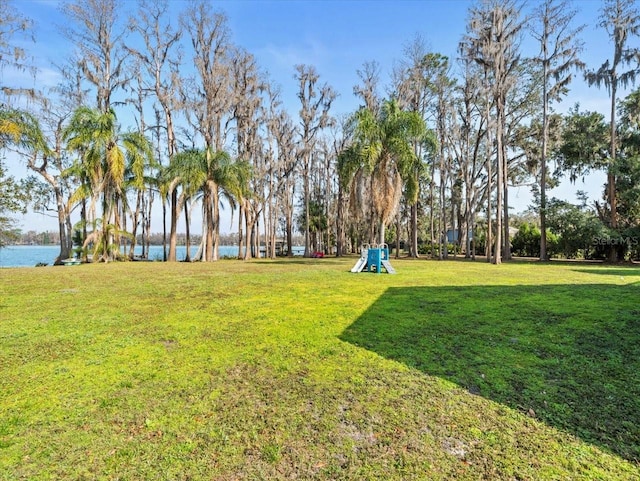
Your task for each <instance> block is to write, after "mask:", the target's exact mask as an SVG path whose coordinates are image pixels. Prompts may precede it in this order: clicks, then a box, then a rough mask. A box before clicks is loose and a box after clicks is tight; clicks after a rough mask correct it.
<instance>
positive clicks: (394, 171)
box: [0, 0, 640, 263]
mask: <svg viewBox="0 0 640 481" xmlns="http://www.w3.org/2000/svg"><path fill="white" fill-rule="evenodd" d="M137 7H138V8H137V11H136V12H135V14H134V15H133V16H132V17H131V18H129V19H120V18H119V17H118V13H119V12H121V11H122V9H121V8H120V5H119V2H118V1H117V0H74V1H72V2H69V3H66V4H64V7H63V10H64V13H65V15H66V16H67V18H68V20H69V22H68V24H67V25H68V27H67V29H66V30H65V35H66V37H67V39H68V40H69V41H70V42H71V43H72V44H73V45H74V47H75V56H74V57H73V58H71V59H69V61H68V62H67V63H66V64H65V65H64V66H63V67H62V68H61V72H62V74H63V78H64V81H63V82H62V83H61V84H60V85H58V86H56V87H55V88H54V89H53V90H52V91H51V92H34V91H31V90H25V89H20V88H15V89H8V88H5V89H4V93H5V102H4V103H3V104H2V109H1V116H0V135H1V137H0V141H1V144H0V147H4V148H10V149H13V150H15V151H16V152H18V153H19V154H20V155H21V156H22V158H23V159H25V162H26V164H27V166H28V167H29V169H30V170H31V171H32V172H34V173H35V174H36V175H37V176H38V177H37V178H34V179H28V180H27V181H23V182H22V184H20V183H18V182H13V183H12V182H10V181H9V180H8V178H7V177H6V175H5V176H4V180H3V184H2V185H3V192H2V193H1V196H0V199H2V201H1V202H4V203H0V213H2V212H7V211H8V210H10V209H15V208H17V207H18V205H17V204H16V202H17V201H20V200H24V199H20V195H23V196H25V195H26V193H27V192H29V194H30V198H31V201H32V203H35V205H36V206H38V207H39V208H43V209H44V208H49V207H53V209H54V210H55V212H56V214H57V216H58V221H59V230H60V239H61V252H60V259H64V258H65V257H68V256H69V255H70V253H71V249H72V238H73V229H74V226H73V225H72V223H71V215H72V212H75V211H78V213H79V216H80V218H81V222H80V224H79V226H80V228H81V229H82V239H83V242H84V245H85V246H87V247H88V246H93V249H94V256H97V258H101V259H103V260H105V261H107V260H111V259H114V258H116V257H117V256H118V255H120V254H119V253H120V252H121V250H120V249H121V244H122V243H123V239H129V245H130V248H131V251H130V253H131V254H132V253H133V248H134V246H135V242H136V239H137V238H138V237H139V236H140V234H142V239H145V238H146V239H148V236H149V235H150V232H151V212H152V209H153V207H154V206H156V207H157V205H158V204H160V205H161V207H162V209H163V213H165V215H164V219H165V222H166V220H167V219H168V225H165V231H166V232H167V245H168V251H167V259H168V260H170V261H174V260H177V259H176V245H177V241H176V239H177V233H178V229H179V225H180V224H181V223H184V224H183V225H184V229H185V231H186V236H187V243H189V237H190V225H191V221H190V219H191V217H192V214H193V211H192V210H193V208H194V207H197V208H200V209H201V210H202V220H203V222H202V224H203V231H202V233H201V234H202V236H201V238H202V241H201V243H200V250H199V253H198V254H197V258H199V259H201V260H205V261H212V260H216V259H217V257H218V254H217V249H218V246H219V244H220V218H221V216H220V208H221V206H222V205H226V206H229V207H230V208H231V209H232V210H233V211H234V212H237V230H238V241H239V244H240V250H239V252H240V253H243V256H244V257H245V258H248V257H251V255H252V252H257V251H258V250H257V246H258V245H259V243H261V242H264V243H265V244H266V245H268V246H270V249H269V255H271V256H275V246H276V239H277V237H278V235H279V234H280V233H282V234H284V237H285V239H286V241H287V244H288V247H289V249H288V251H289V252H292V242H293V241H292V239H293V235H294V232H295V231H296V229H297V230H299V231H300V232H301V233H302V234H303V235H304V240H305V255H310V254H311V253H312V252H314V251H318V250H324V251H327V252H328V251H329V250H333V249H335V252H336V253H337V254H338V255H341V254H343V253H345V252H347V251H349V250H353V249H356V248H357V247H358V246H359V245H360V244H361V243H362V242H373V241H375V242H389V241H391V240H395V241H397V243H398V245H399V244H400V240H403V241H406V245H407V246H408V251H409V254H410V255H411V256H417V255H418V252H419V246H418V244H419V243H420V241H423V242H426V243H427V245H428V246H429V250H430V253H431V255H432V256H435V257H440V258H442V257H445V256H446V255H447V246H448V242H447V232H448V231H450V232H458V233H459V234H460V235H459V236H458V239H457V243H458V245H459V246H460V247H461V248H462V250H464V251H465V253H466V255H467V256H474V255H475V253H476V250H477V247H478V245H477V244H478V243H477V240H478V239H479V238H480V237H481V233H480V232H479V230H483V231H484V233H483V234H482V236H483V237H484V238H485V242H484V246H485V251H484V253H485V254H486V255H487V258H488V259H490V260H492V261H493V262H495V263H500V262H501V261H502V260H503V259H509V258H510V256H511V250H510V249H511V242H510V235H509V227H510V224H511V223H512V222H511V220H510V216H509V197H508V195H509V186H512V185H516V184H517V185H522V184H529V185H532V186H533V188H534V190H535V192H536V194H537V196H536V199H537V201H536V205H535V206H534V208H535V211H536V213H537V216H538V219H539V224H540V249H539V255H540V258H541V259H547V258H548V255H549V252H548V249H547V244H548V240H547V238H546V233H547V227H549V225H548V221H547V212H548V208H549V202H548V200H547V189H548V188H549V186H553V185H555V183H557V181H558V179H559V177H560V176H561V175H563V174H564V173H566V172H569V173H570V174H571V176H572V178H579V177H580V176H583V175H585V174H586V173H587V172H588V171H590V170H594V169H601V170H604V171H606V172H607V188H606V191H605V195H604V203H596V205H595V208H596V209H597V214H598V217H597V218H598V221H599V222H600V223H601V224H602V226H603V228H604V229H605V230H606V235H607V236H609V237H611V238H617V237H624V236H627V237H629V236H630V235H631V234H633V232H635V231H634V229H636V230H637V228H638V223H639V219H640V215H639V214H640V206H639V205H638V199H639V198H640V196H639V195H637V194H638V192H636V190H637V188H638V187H637V186H638V185H640V176H639V175H638V174H639V172H638V171H639V169H640V142H639V138H640V125H639V123H638V118H639V116H638V112H639V111H640V93H638V92H634V93H632V94H631V95H629V96H628V97H627V98H626V99H625V100H624V102H622V103H621V104H618V98H617V92H618V90H619V88H621V87H626V86H628V85H630V84H631V83H632V82H633V81H634V80H635V75H636V74H637V73H638V72H639V71H640V70H639V69H640V51H639V50H638V49H637V48H632V47H631V46H630V41H631V40H632V39H634V38H636V37H638V34H639V33H640V14H639V12H638V8H637V7H636V5H635V4H634V2H633V1H632V0H605V1H604V2H603V7H602V17H601V23H600V25H601V27H603V28H605V29H606V30H607V32H608V34H609V36H610V38H611V41H612V46H613V51H614V54H613V57H612V59H610V60H607V61H606V62H604V63H603V64H602V66H601V67H600V68H598V69H593V70H589V69H586V70H584V72H585V73H584V74H585V78H586V79H587V80H588V81H589V83H590V84H593V85H596V86H605V87H606V88H607V89H608V90H609V93H610V95H611V116H610V118H609V121H608V123H607V122H606V121H605V119H604V117H603V116H602V115H600V114H597V113H593V112H580V110H579V107H577V106H576V108H575V109H574V110H572V111H571V112H569V113H568V114H567V115H565V116H561V115H558V114H557V113H554V111H553V105H554V103H556V102H558V101H559V100H561V99H562V98H563V97H564V96H566V95H567V94H568V92H569V85H570V82H571V80H572V76H573V75H575V73H576V72H580V71H581V70H583V69H585V65H584V64H583V62H581V60H580V52H581V45H582V44H581V41H580V38H579V35H580V32H581V30H582V29H581V27H579V26H574V25H573V19H574V17H575V11H574V10H572V8H571V6H570V4H569V3H568V1H566V0H542V1H541V2H540V3H539V5H537V7H536V8H535V9H534V11H533V12H531V14H530V15H529V16H528V17H525V16H524V12H523V11H522V8H521V7H520V6H519V5H518V4H517V3H516V2H515V1H511V0H507V1H497V0H486V1H482V2H478V3H477V4H476V5H473V6H472V7H471V8H470V11H469V21H468V25H467V31H466V34H465V35H464V36H463V38H462V39H461V41H460V44H459V50H458V59H457V61H456V62H452V61H451V60H450V59H449V58H448V57H445V56H443V55H441V54H439V53H434V52H431V51H429V50H428V49H427V48H426V47H425V44H424V42H422V40H421V39H419V38H416V39H415V40H414V41H413V42H412V43H410V44H409V45H408V46H407V47H406V49H405V51H404V53H403V57H402V58H401V59H400V60H399V61H398V62H397V63H396V65H395V67H394V70H393V72H392V75H391V82H390V85H387V86H386V87H385V88H383V86H381V84H380V76H381V69H380V66H379V65H378V64H377V63H376V62H373V61H372V62H367V63H365V64H364V65H363V66H362V68H361V69H360V70H358V72H357V73H358V77H359V79H360V83H359V85H356V86H355V87H354V94H355V95H356V96H357V97H358V98H359V100H360V101H361V108H360V109H359V110H358V111H357V112H355V113H353V114H352V115H350V116H348V117H347V118H336V117H335V116H334V115H332V113H331V108H332V104H333V102H334V100H335V98H336V95H337V92H336V91H335V90H334V89H333V88H332V87H331V86H329V85H328V84H326V83H322V82H321V80H320V76H319V74H318V72H317V71H316V70H315V68H314V67H313V66H309V65H297V66H295V69H294V76H295V79H296V80H297V85H298V90H297V97H298V99H299V102H300V104H299V112H298V114H297V116H292V115H291V114H290V113H289V112H288V111H287V110H286V109H285V108H284V107H283V105H282V100H281V94H280V92H279V89H278V88H277V87H276V86H275V85H273V83H272V82H271V81H270V79H269V78H268V77H267V75H266V74H265V73H264V72H262V71H261V69H260V67H259V66H258V64H257V61H256V59H255V57H254V56H253V55H252V54H251V53H249V52H247V51H245V50H244V49H242V48H241V47H239V46H237V45H235V44H234V43H233V42H232V41H231V32H230V31H229V27H228V22H227V18H226V17H225V15H224V14H223V13H220V12H216V13H211V10H210V5H209V4H208V2H206V1H205V0H194V1H192V2H190V3H189V4H188V5H187V7H186V8H185V9H184V11H183V12H182V13H181V16H180V22H179V24H178V25H176V24H172V23H171V21H170V12H169V4H168V3H167V2H166V1H163V0H157V1H153V0H140V1H139V2H138V4H137ZM0 8H1V9H2V10H3V11H4V12H5V13H6V15H3V16H2V19H3V20H2V21H1V22H2V27H3V28H0V48H2V49H4V51H3V52H4V53H0V62H4V64H0V66H6V65H7V64H9V63H10V64H12V65H11V66H12V68H26V67H27V65H26V64H23V62H22V59H23V58H24V55H22V54H23V53H24V52H18V51H14V52H12V53H14V55H13V56H12V57H9V56H8V55H7V53H9V52H10V49H11V39H12V38H13V36H14V35H15V34H16V33H19V32H20V31H28V26H29V22H28V21H27V20H26V19H24V18H21V17H20V15H18V14H17V13H16V11H15V10H14V9H13V8H12V6H11V4H10V2H9V0H0ZM527 34H528V35H530V36H531V38H532V39H533V40H535V42H536V43H537V45H538V46H539V54H538V55H537V56H535V57H532V58H524V57H523V56H522V53H521V49H520V43H521V41H522V39H523V37H524V35H527ZM14 59H17V60H14ZM187 64H189V65H193V69H191V70H190V69H187V68H186V65H187ZM382 90H385V91H386V94H385V95H381V91H382ZM90 95H93V96H94V99H93V100H90ZM12 99H14V105H12V104H11V101H12ZM15 99H18V103H17V104H15ZM618 108H619V110H618ZM116 112H118V113H120V114H121V115H122V114H128V115H129V116H131V118H132V119H134V120H133V121H132V125H135V128H134V129H133V130H131V131H126V132H123V131H122V130H121V127H120V124H119V122H118V118H117V116H116ZM617 113H619V114H620V115H619V118H620V121H618V120H617V117H616V114H617ZM552 159H553V160H555V161H556V164H557V165H558V167H559V168H558V169H556V170H555V171H553V170H552V169H550V168H549V162H550V160H552ZM1 175H3V173H2V172H0V176H1ZM9 200H10V202H12V203H13V204H11V205H9V204H7V201H9ZM18 203H19V202H18ZM0 221H2V219H0ZM144 244H145V242H144V241H143V249H144ZM146 244H148V242H146ZM603 245H606V244H604V243H603ZM620 246H624V244H623V243H618V242H611V248H609V249H607V255H608V257H609V259H610V260H612V261H614V260H616V259H618V258H619V257H620V256H621V255H624V253H625V252H624V251H623V249H621V248H620Z"/></svg>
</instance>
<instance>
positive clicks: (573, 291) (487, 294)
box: [340, 284, 640, 462]
mask: <svg viewBox="0 0 640 481" xmlns="http://www.w3.org/2000/svg"><path fill="white" fill-rule="evenodd" d="M639 295H640V285H638V284H635V285H625V286H612V285H582V286H573V285H571V286H570V285H554V286H474V287H433V288H427V287H417V288H391V289H388V290H387V291H386V292H385V294H384V295H382V296H381V297H380V298H379V299H378V300H377V301H376V302H375V303H374V304H373V305H372V306H371V307H370V308H369V309H368V310H367V311H366V312H365V313H364V314H363V315H362V316H361V317H359V318H358V319H357V320H356V321H355V322H354V323H353V324H351V325H350V326H349V327H348V328H347V329H345V331H344V332H343V333H342V335H341V336H340V338H341V339H342V340H344V341H347V342H350V343H352V344H355V345H357V346H360V347H363V348H366V349H369V350H371V351H373V352H376V353H378V354H379V355H381V356H384V357H386V358H388V359H393V360H396V361H400V362H402V363H405V364H406V365H408V366H410V367H413V368H416V369H419V370H421V371H422V372H424V373H426V374H429V375H432V376H439V377H442V378H445V379H448V380H450V381H452V382H454V383H456V384H458V385H460V386H462V387H463V388H465V389H467V390H468V391H469V392H471V393H473V394H477V395H480V396H483V397H485V398H487V399H490V400H492V401H496V402H499V403H502V404H504V405H506V406H509V407H511V408H513V409H517V410H519V411H521V412H523V413H530V414H532V415H535V416H536V417H537V418H538V419H540V420H542V421H544V422H545V423H547V424H548V425H550V426H553V427H555V428H558V429H561V430H564V431H566V432H569V433H572V434H574V435H576V436H578V437H580V438H581V439H583V440H584V441H587V442H589V443H593V444H596V445H598V446H600V447H603V448H606V449H608V450H610V451H612V452H613V453H615V454H617V455H619V456H621V457H623V458H625V459H627V460H630V461H635V462H638V461H640V427H639V425H638V420H639V419H640V303H638V299H639V298H640V297H639ZM530 410H532V411H530ZM534 413H535V414H534Z"/></svg>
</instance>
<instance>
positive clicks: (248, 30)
mask: <svg viewBox="0 0 640 481" xmlns="http://www.w3.org/2000/svg"><path fill="white" fill-rule="evenodd" d="M14 3H15V4H16V7H17V8H18V10H19V11H21V12H22V13H23V14H24V15H25V16H27V17H30V18H32V19H33V20H34V21H35V22H36V43H35V44H33V43H25V47H26V48H27V49H28V51H29V52H30V53H31V54H32V55H33V56H34V57H35V60H36V63H37V64H38V65H39V67H40V69H41V71H40V73H39V75H38V77H37V78H36V80H35V86H38V87H40V86H42V85H46V84H50V83H53V82H55V79H56V75H57V74H56V73H55V68H54V67H53V65H54V64H55V63H59V62H61V59H62V57H63V56H64V55H65V54H67V53H68V52H69V48H70V46H69V44H68V42H67V41H66V40H65V39H64V38H63V37H62V36H61V34H60V32H59V29H58V27H59V25H62V24H64V22H65V19H64V17H63V16H62V15H61V13H60V10H59V4H60V2H58V1H56V0H21V1H15V2H14ZM536 3H537V2H535V1H529V2H528V3H527V4H526V5H527V6H526V9H525V10H527V11H530V10H531V7H532V6H533V5H535V4H536ZM123 4H124V6H125V8H124V9H123V11H122V13H121V14H122V15H123V16H126V15H128V14H129V13H132V12H134V11H135V9H136V8H137V7H136V2H135V1H133V0H124V2H123ZM473 4H474V2H472V1H468V0H396V1H386V0H379V1H375V0H347V1H338V0H272V1H266V0H265V1H262V0H222V1H212V6H213V9H214V10H222V11H224V12H225V13H226V14H227V16H228V18H229V26H230V29H231V32H232V37H233V40H234V42H235V43H236V44H238V45H240V46H242V47H244V48H245V49H246V50H248V51H249V52H251V53H252V54H254V55H255V56H256V58H257V59H258V63H259V64H260V65H261V67H262V68H263V69H264V70H266V71H268V73H269V75H270V77H271V78H272V79H273V80H274V81H275V82H276V83H277V84H279V85H280V86H281V88H282V93H283V98H284V101H285V105H286V106H288V107H289V108H290V110H291V114H292V115H296V111H297V108H298V105H297V99H296V94H295V92H296V85H295V81H294V79H293V74H294V65H296V64H300V63H302V64H308V65H314V66H315V67H316V69H317V71H318V73H319V74H320V78H321V82H327V83H328V84H329V85H331V86H332V87H333V88H334V89H335V90H336V91H337V92H338V93H339V97H338V99H337V100H336V102H335V104H334V113H335V114H346V113H349V112H351V111H353V110H354V109H355V108H356V107H357V105H358V102H357V100H356V99H355V98H354V96H353V94H352V89H353V86H354V85H356V84H357V83H358V77H357V74H356V70H357V69H359V68H361V67H362V65H363V63H364V62H367V61H372V60H375V61H377V62H378V63H379V64H380V67H381V70H382V74H383V75H382V83H383V85H384V84H386V83H387V80H388V75H389V74H390V72H391V70H392V67H393V64H394V62H395V61H397V60H398V59H400V58H401V57H402V55H403V48H404V47H405V46H406V45H408V44H409V43H410V42H411V41H412V40H413V39H414V38H415V37H416V36H417V35H419V36H420V37H421V38H422V39H423V40H424V42H425V44H426V45H427V47H428V48H429V49H430V50H432V51H434V52H439V53H442V54H444V55H447V56H449V57H451V58H452V59H454V58H455V57H456V48H457V45H458V42H459V41H460V39H461V37H462V35H463V34H464V32H465V25H466V20H467V13H468V9H469V7H470V6H471V5H473ZM185 5H186V2H183V1H181V0H173V1H171V8H172V10H173V11H175V12H176V23H177V12H179V11H180V10H181V9H182V7H183V6H185ZM574 5H575V7H576V9H578V10H579V15H578V17H577V18H576V23H577V24H585V25H586V28H585V29H584V31H583V33H582V39H583V41H584V43H585V49H584V52H583V55H582V58H583V60H584V61H585V62H586V63H587V65H588V67H590V68H597V67H598V66H599V65H600V64H601V63H602V62H603V61H604V60H606V59H607V58H609V57H610V56H611V52H612V47H611V45H610V43H609V41H608V38H607V36H606V33H605V32H604V30H603V29H600V28H597V27H596V24H597V20H598V16H599V9H600V7H601V5H602V2H601V1H600V0H577V1H575V2H574ZM129 7H130V8H129ZM525 35H526V33H525ZM634 42H635V43H634V45H640V41H639V40H638V39H635V40H634ZM522 47H523V55H535V54H536V53H537V50H536V49H535V44H534V43H533V42H532V41H531V40H526V39H525V41H524V42H523V46H522ZM15 75H16V74H15V73H11V72H8V71H5V72H4V73H3V74H2V77H3V78H2V79H1V80H2V81H3V82H4V83H11V84H13V83H15V82H14V81H15V80H18V79H17V78H10V77H11V76H15ZM25 82H27V83H28V82H31V83H32V84H33V83H34V81H33V80H29V79H28V78H26V79H25ZM576 102H579V103H580V105H581V108H582V109H585V110H596V111H600V112H603V113H605V114H606V113H607V112H608V105H609V99H608V95H607V92H606V90H604V89H603V90H598V89H596V88H588V87H587V86H586V85H585V83H584V82H583V81H582V80H581V78H577V79H576V81H574V83H573V84H572V85H571V92H570V94H569V96H568V97H567V99H566V100H565V101H564V102H563V104H562V105H561V106H558V110H560V111H566V109H567V108H569V107H571V106H573V105H574V104H575V103H576ZM25 171H26V169H25V168H22V169H20V168H17V169H16V167H13V169H12V172H13V173H14V174H15V175H22V174H23V173H24V172H25ZM603 182H604V177H602V176H594V177H591V178H589V179H588V181H587V184H586V185H581V184H577V185H576V186H572V185H570V184H568V182H567V183H564V184H563V186H562V187H561V188H560V189H558V190H556V191H554V192H552V193H551V194H552V195H555V196H558V197H562V198H566V199H567V200H571V201H573V200H575V197H574V192H575V190H577V189H583V190H587V191H589V192H591V193H592V196H593V197H598V196H599V195H600V192H601V185H602V183H603ZM511 199H513V203H512V204H513V205H514V208H515V209H514V210H515V211H522V210H524V209H525V208H526V207H527V204H528V203H529V201H530V196H529V189H528V188H527V187H521V188H518V189H514V192H513V193H512V195H511ZM22 228H23V230H31V229H34V230H43V229H47V228H50V229H54V228H55V222H50V221H49V220H48V219H47V218H45V217H43V216H41V215H30V216H28V217H27V218H25V219H24V220H23V222H22ZM159 228H160V224H158V226H157V227H154V230H159Z"/></svg>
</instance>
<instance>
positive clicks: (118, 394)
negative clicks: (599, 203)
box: [0, 258, 640, 481]
mask: <svg viewBox="0 0 640 481" xmlns="http://www.w3.org/2000/svg"><path fill="white" fill-rule="evenodd" d="M354 262H355V258H350V259H340V260H336V259H331V258H328V259H318V260H303V259H296V260H279V261H253V262H248V263H243V262H239V261H220V262H217V263H214V264H209V265H207V264H199V263H196V264H183V263H179V264H162V263H120V264H108V265H83V266H76V267H55V268H54V267H46V268H28V269H0V293H1V294H0V479H1V480H15V479H29V480H43V479H50V480H61V479H65V480H75V479H109V480H116V479H118V480H259V479H282V480H285V479H286V480H289V479H301V480H311V479H319V480H325V479H326V480H329V479H331V480H334V479H344V480H354V479H358V480H359V479H371V480H394V479H395V480H413V479H424V480H438V479H442V480H449V479H461V480H465V479H469V480H478V479H487V480H502V479H504V480H510V481H514V480H577V479H584V480H594V479H602V480H608V479H620V480H633V479H638V480H640V269H639V268H626V267H619V268H612V267H605V266H597V265H587V264H579V263H574V264H572V263H565V264H552V265H538V264H535V263H521V262H514V263H510V264H505V265H502V266H492V265H487V264H485V263H480V262H477V263H471V262H462V261H458V262H454V261H452V262H437V261H424V260H419V261H409V260H399V261H398V260H393V259H392V264H393V265H394V267H395V268H396V270H397V271H398V274H397V275H393V276H392V275H386V274H379V275H378V274H366V273H365V274H351V273H350V272H349V269H350V267H351V265H352V264H353V263H354Z"/></svg>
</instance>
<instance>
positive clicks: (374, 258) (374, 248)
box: [351, 244, 396, 274]
mask: <svg viewBox="0 0 640 481" xmlns="http://www.w3.org/2000/svg"><path fill="white" fill-rule="evenodd" d="M383 268H384V270H385V272H387V274H395V273H396V270H395V269H394V268H393V267H392V266H391V263H390V262H389V246H388V245H387V244H380V245H378V244H371V245H370V244H364V245H363V246H362V247H361V248H360V259H358V262H356V265H355V266H353V268H352V269H351V272H363V271H364V270H365V269H366V271H367V272H377V273H378V274H380V272H382V269H383Z"/></svg>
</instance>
